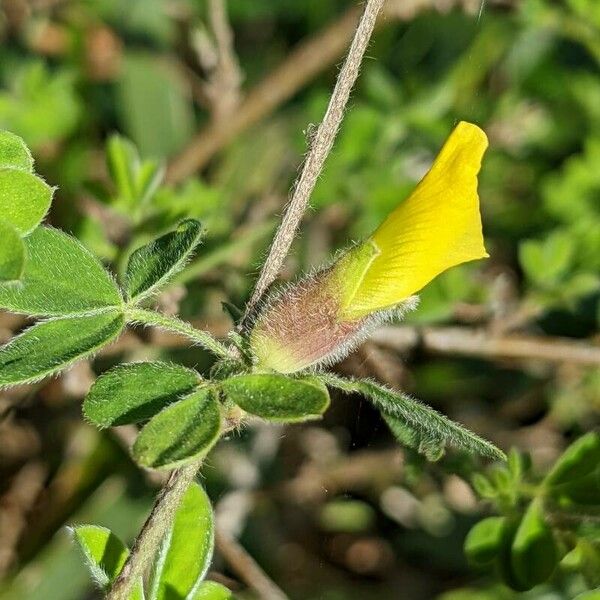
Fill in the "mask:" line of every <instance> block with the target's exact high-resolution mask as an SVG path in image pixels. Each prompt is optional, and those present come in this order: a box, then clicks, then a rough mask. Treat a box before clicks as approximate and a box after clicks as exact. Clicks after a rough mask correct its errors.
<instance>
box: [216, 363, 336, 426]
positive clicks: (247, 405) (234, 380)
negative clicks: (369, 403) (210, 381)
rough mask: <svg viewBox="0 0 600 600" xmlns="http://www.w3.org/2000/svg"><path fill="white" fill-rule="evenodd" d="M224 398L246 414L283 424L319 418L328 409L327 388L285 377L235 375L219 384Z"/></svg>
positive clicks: (304, 380)
mask: <svg viewBox="0 0 600 600" xmlns="http://www.w3.org/2000/svg"><path fill="white" fill-rule="evenodd" d="M221 386H222V389H223V391H224V392H225V394H227V397H228V398H229V399H230V400H231V401H232V402H234V403H235V404H237V405H238V406H240V407H241V408H243V409H244V410H245V411H246V412H248V413H250V414H252V415H256V416H257V417H262V418H263V419H268V420H270V421H278V422H282V423H295V422H299V421H305V420H307V419H315V418H317V417H320V416H321V415H322V414H323V413H324V412H325V410H327V407H328V406H329V394H328V392H327V388H326V387H325V386H324V385H323V384H321V383H320V382H319V381H318V380H316V379H312V378H311V379H292V378H291V377H286V376H284V375H276V374H273V375H271V374H257V375H238V376H236V377H231V378H229V379H226V380H224V381H223V382H221Z"/></svg>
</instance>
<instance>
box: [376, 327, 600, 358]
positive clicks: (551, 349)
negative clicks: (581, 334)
mask: <svg viewBox="0 0 600 600" xmlns="http://www.w3.org/2000/svg"><path fill="white" fill-rule="evenodd" d="M371 340H372V341H373V342H375V343H377V344H379V345H381V346H385V347H386V348H391V349H393V350H396V351H406V350H410V349H412V348H417V347H420V348H423V349H424V350H426V351H429V352H433V353H438V354H453V355H457V354H458V355H464V356H475V357H479V358H488V359H501V358H507V359H509V358H514V359H521V360H543V361H549V362H570V363H576V364H581V365H596V366H597V365H600V346H593V345H591V344H589V343H587V344H586V343H581V342H576V341H572V340H569V339H567V338H546V337H542V336H525V335H506V336H499V337H496V336H494V335H493V334H491V333H490V332H489V331H487V330H485V329H472V328H468V327H424V328H417V327H410V326H397V327H382V328H381V329H378V330H377V331H375V332H374V333H373V335H372V336H371Z"/></svg>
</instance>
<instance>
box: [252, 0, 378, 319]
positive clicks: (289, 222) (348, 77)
mask: <svg viewBox="0 0 600 600" xmlns="http://www.w3.org/2000/svg"><path fill="white" fill-rule="evenodd" d="M383 3H384V0H368V2H367V4H366V6H365V10H364V12H363V14H362V17H361V19H360V22H359V24H358V27H357V29H356V33H355V34H354V39H353V40H352V44H351V45H350V49H349V50H348V56H347V57H346V60H345V61H344V65H343V67H342V70H341V71H340V74H339V75H338V78H337V81H336V84H335V87H334V89H333V93H332V94H331V98H330V100H329V105H328V106H327V111H326V112H325V116H324V117H323V121H322V122H321V124H320V125H319V127H318V129H317V131H316V132H315V135H314V137H313V139H312V141H311V144H310V149H309V151H308V154H307V156H306V159H305V161H304V165H303V167H302V172H301V173H300V177H299V178H298V179H297V180H296V183H295V184H294V187H293V192H292V197H291V199H290V201H289V204H288V206H287V208H286V210H285V213H284V215H283V219H282V221H281V225H280V226H279V229H278V230H277V233H276V234H275V238H274V239H273V244H272V245H271V249H270V250H269V254H268V256H267V259H266V261H265V262H264V264H263V266H262V269H261V272H260V275H259V278H258V281H257V283H256V286H255V288H254V291H253V293H252V297H251V298H250V302H248V305H247V307H246V316H248V315H249V314H250V313H251V312H252V310H253V308H254V307H255V305H256V304H257V302H258V301H259V300H260V298H261V297H262V296H263V294H264V293H265V291H266V290H267V288H268V287H269V285H271V283H272V282H273V281H274V280H275V278H276V277H277V274H278V273H279V270H280V269H281V265H282V264H283V261H284V259H285V257H286V255H287V253H288V250H289V249H290V246H291V244H292V241H293V239H294V237H295V235H296V231H297V230H298V226H299V225H300V221H301V219H302V216H303V215H304V211H305V210H306V207H307V206H308V201H309V199H310V195H311V193H312V191H313V189H314V187H315V184H316V182H317V179H318V177H319V175H320V173H321V170H322V169H323V165H324V163H325V159H326V158H327V156H328V154H329V152H330V151H331V148H332V147H333V142H334V140H335V136H336V135H337V132H338V129H339V127H340V124H341V122H342V119H343V118H344V110H345V108H346V104H347V102H348V99H349V97H350V91H351V90H352V87H353V86H354V82H355V81H356V79H357V77H358V73H359V70H360V65H361V62H362V59H363V56H364V53H365V51H366V49H367V46H368V44H369V40H370V39H371V34H372V33H373V29H374V27H375V21H376V19H377V15H378V14H379V11H380V10H381V7H382V6H383Z"/></svg>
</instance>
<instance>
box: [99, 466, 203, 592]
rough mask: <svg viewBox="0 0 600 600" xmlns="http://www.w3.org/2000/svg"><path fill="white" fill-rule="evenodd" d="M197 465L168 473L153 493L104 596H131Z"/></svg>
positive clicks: (190, 482) (173, 517) (189, 483)
mask: <svg viewBox="0 0 600 600" xmlns="http://www.w3.org/2000/svg"><path fill="white" fill-rule="evenodd" d="M199 468H200V463H199V462H196V463H194V464H191V465H188V466H186V467H183V468H181V469H177V470H176V471H173V472H172V473H171V476H170V477H169V481H168V482H167V483H166V485H165V486H164V487H163V488H162V490H161V491H160V493H159V494H158V496H157V497H156V501H155V502H154V506H153V507H152V511H151V512H150V515H149V516H148V518H147V519H146V522H145V523H144V525H143V527H142V529H141V531H140V533H139V535H138V536H137V538H136V540H135V542H134V544H133V548H132V549H131V552H130V554H129V556H128V558H127V561H126V562H125V565H124V566H123V569H121V572H120V573H119V576H118V577H117V578H116V579H115V581H114V583H113V585H112V587H111V589H110V590H109V592H108V594H107V595H106V600H130V597H131V592H132V591H133V588H134V586H135V585H136V583H137V582H138V581H139V580H140V579H141V578H142V577H143V575H144V571H145V570H146V568H147V567H148V565H150V564H152V561H153V559H154V556H155V555H156V552H157V551H158V548H159V546H160V544H161V542H162V540H163V538H164V537H165V534H166V533H167V531H168V530H169V528H170V527H171V525H172V524H173V520H174V519H175V512H176V511H177V508H178V507H179V505H180V503H181V499H182V498H183V495H184V494H185V492H186V490H187V489H188V487H189V486H190V485H191V484H192V482H193V481H194V479H195V477H196V473H197V472H198V470H199Z"/></svg>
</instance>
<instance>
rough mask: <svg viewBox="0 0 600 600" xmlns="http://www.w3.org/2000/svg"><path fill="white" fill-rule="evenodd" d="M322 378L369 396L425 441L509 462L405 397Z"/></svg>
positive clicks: (380, 388) (362, 383)
mask: <svg viewBox="0 0 600 600" xmlns="http://www.w3.org/2000/svg"><path fill="white" fill-rule="evenodd" d="M319 377H320V379H321V380H322V381H323V382H325V383H326V384H327V385H331V386H333V387H336V388H338V389H340V390H342V391H345V392H349V393H359V394H362V395H364V396H366V397H367V398H369V399H370V400H371V401H372V402H373V403H374V404H375V405H376V406H377V407H379V408H380V409H381V410H382V411H383V412H384V413H386V414H388V415H391V416H393V417H396V418H397V419H400V420H401V421H405V422H406V423H407V424H408V425H409V426H410V427H411V429H413V430H415V431H417V432H418V433H419V435H420V436H421V438H422V439H423V440H425V439H430V440H432V443H438V442H443V443H444V444H449V445H452V446H456V447H458V448H462V449H463V450H467V451H468V452H472V453H476V454H481V455H482V456H489V457H491V458H499V459H501V460H506V456H505V454H504V452H502V450H500V449H498V448H496V446H494V445H493V444H491V443H490V442H488V441H486V440H484V439H482V438H480V437H479V436H477V435H475V434H474V433H472V432H471V431H469V430H468V429H466V428H465V427H462V426H461V425H459V424H458V423H455V422H454V421H451V420H450V419H448V418H447V417H445V416H444V415H442V414H440V413H439V412H437V411H436V410H433V408H430V407H428V406H426V405H424V404H422V403H421V402H419V401H417V400H415V399H414V398H411V397H410V396H407V395H406V394H402V393H400V392H395V391H392V390H389V389H387V388H386V387H384V386H382V385H379V384H377V383H374V382H373V381H369V380H367V379H364V380H352V379H343V378H341V377H336V376H335V375H332V374H330V373H326V374H322V375H320V376H319Z"/></svg>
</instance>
